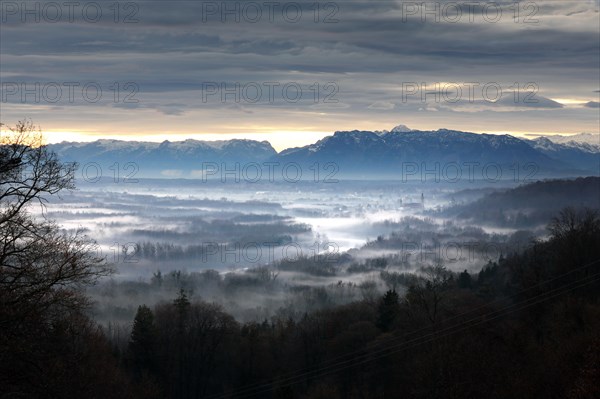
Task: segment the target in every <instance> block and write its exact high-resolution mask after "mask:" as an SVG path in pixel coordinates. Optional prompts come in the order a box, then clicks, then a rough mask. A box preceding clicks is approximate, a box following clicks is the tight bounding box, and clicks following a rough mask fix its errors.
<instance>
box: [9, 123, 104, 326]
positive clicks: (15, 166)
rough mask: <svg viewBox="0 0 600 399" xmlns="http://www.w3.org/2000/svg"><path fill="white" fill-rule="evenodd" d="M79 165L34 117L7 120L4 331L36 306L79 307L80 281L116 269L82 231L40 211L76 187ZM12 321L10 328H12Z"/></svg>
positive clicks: (43, 309)
mask: <svg viewBox="0 0 600 399" xmlns="http://www.w3.org/2000/svg"><path fill="white" fill-rule="evenodd" d="M76 167H77V165H75V164H65V163H61V162H60V160H59V159H58V157H57V156H56V154H55V153H53V152H52V151H50V150H49V149H48V147H47V146H45V145H44V143H43V137H42V134H41V132H40V131H39V129H37V128H36V127H35V126H34V125H33V123H31V122H30V121H21V122H18V123H17V124H16V126H14V127H7V126H5V125H3V126H2V130H1V135H0V330H4V331H5V332H8V331H10V330H12V331H18V330H19V329H18V325H19V323H20V322H22V321H23V320H26V319H27V318H28V317H30V316H31V314H32V313H35V314H36V315H37V317H40V315H43V318H44V319H46V318H52V316H53V315H54V314H56V313H60V312H62V311H64V310H65V309H67V308H68V309H81V306H82V305H83V304H84V303H85V297H84V296H83V295H81V290H80V288H81V287H82V286H83V285H85V284H90V283H93V282H94V281H96V280H97V279H98V278H100V277H102V276H105V275H107V274H109V273H110V272H111V268H110V267H109V265H108V264H106V263H105V262H104V261H103V260H102V259H99V258H97V257H96V256H95V252H94V247H95V243H94V242H93V241H92V240H90V239H89V238H88V237H86V236H85V235H83V234H82V233H81V232H80V231H78V232H76V233H74V234H67V233H64V232H62V231H61V230H60V229H59V227H58V226H57V225H56V224H55V223H53V222H52V221H49V220H47V219H46V218H45V217H44V216H43V213H42V217H35V216H34V215H32V213H31V209H30V208H31V206H33V205H35V204H37V205H39V206H41V207H42V208H44V207H45V204H46V202H47V201H48V200H49V198H50V197H51V196H53V195H56V194H58V193H59V192H61V191H62V190H65V189H73V188H74V187H75V186H74V171H75V170H76ZM8 326H10V327H11V328H10V329H9V328H8Z"/></svg>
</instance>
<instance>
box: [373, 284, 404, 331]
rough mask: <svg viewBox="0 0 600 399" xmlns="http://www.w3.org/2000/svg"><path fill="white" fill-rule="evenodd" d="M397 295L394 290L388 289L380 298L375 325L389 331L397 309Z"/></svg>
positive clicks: (398, 302)
mask: <svg viewBox="0 0 600 399" xmlns="http://www.w3.org/2000/svg"><path fill="white" fill-rule="evenodd" d="M399 304H400V301H399V297H398V293H396V290H389V291H387V292H386V293H385V294H384V295H383V298H381V301H380V302H379V307H378V316H377V327H379V328H380V329H381V330H383V331H389V330H390V329H391V327H392V325H393V323H394V320H395V319H396V316H397V314H398V309H399V306H400V305H399Z"/></svg>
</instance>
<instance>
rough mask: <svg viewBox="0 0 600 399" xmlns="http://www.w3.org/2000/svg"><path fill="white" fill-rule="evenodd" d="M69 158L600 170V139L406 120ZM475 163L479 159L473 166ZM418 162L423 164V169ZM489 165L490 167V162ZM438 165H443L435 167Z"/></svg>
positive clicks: (84, 148) (367, 168) (383, 173)
mask: <svg viewBox="0 0 600 399" xmlns="http://www.w3.org/2000/svg"><path fill="white" fill-rule="evenodd" d="M49 147H50V148H51V149H52V150H53V151H55V152H56V153H57V154H58V155H59V157H60V158H61V159H62V160H63V161H65V162H71V161H76V162H79V163H80V164H86V163H90V162H95V163H97V164H99V165H100V166H102V167H104V166H106V167H109V166H111V165H114V163H115V162H117V163H119V164H121V165H124V164H126V163H128V162H134V163H136V164H137V166H138V167H139V172H140V173H139V177H161V176H162V177H198V173H199V171H200V173H201V171H202V170H203V169H204V170H205V169H206V167H207V164H208V163H213V164H218V165H222V166H223V168H228V169H232V168H233V169H234V168H235V164H240V165H242V167H243V165H244V164H249V163H258V164H262V163H265V162H278V163H280V164H282V165H284V164H288V163H292V162H293V163H296V164H298V165H300V167H302V168H311V167H313V168H314V166H315V164H318V165H319V168H321V169H323V168H326V165H329V164H331V163H334V164H335V165H336V168H337V170H338V172H339V174H338V176H348V177H350V176H355V177H365V178H373V177H381V178H393V177H398V174H399V173H407V171H410V172H411V173H410V174H411V176H412V177H415V176H416V175H417V174H416V173H415V170H419V171H425V172H427V171H430V174H431V173H442V174H443V173H446V172H444V169H445V168H446V167H448V168H449V170H451V171H448V172H447V173H448V174H452V175H455V169H456V168H457V167H459V166H460V167H461V168H466V167H469V168H488V166H490V165H491V169H494V170H495V169H498V168H500V169H501V170H503V171H505V172H504V174H503V176H505V177H506V173H507V171H509V170H512V169H514V168H515V167H517V168H528V167H531V165H535V168H536V174H537V176H583V175H599V174H600V143H599V144H598V145H594V144H590V143H589V142H575V141H564V140H562V142H556V141H552V140H550V139H549V138H547V137H538V138H536V139H533V140H529V139H523V138H517V137H514V136H511V135H494V134H479V133H470V132H463V131H457V130H448V129H439V130H435V131H421V130H411V129H409V128H408V127H406V126H404V125H399V126H397V127H395V128H394V129H392V130H391V131H358V130H353V131H338V132H335V133H334V134H333V135H331V136H327V137H325V138H323V139H321V140H319V141H317V142H316V143H313V144H310V145H306V146H303V147H296V148H289V149H286V150H283V151H281V152H279V153H277V151H275V149H274V148H273V147H272V146H271V144H270V143H269V142H267V141H254V140H240V139H234V140H222V141H199V140H191V139H189V140H185V141H179V142H170V141H168V140H167V141H164V142H162V143H154V142H138V141H120V140H97V141H94V142H89V143H79V142H62V143H58V144H50V145H49ZM473 165H475V166H473ZM415 168H416V169H415ZM488 169H489V168H488ZM436 170H437V172H435V171H436Z"/></svg>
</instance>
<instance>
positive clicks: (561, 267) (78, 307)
mask: <svg viewBox="0 0 600 399" xmlns="http://www.w3.org/2000/svg"><path fill="white" fill-rule="evenodd" d="M3 139H4V138H3ZM6 140H9V141H7V142H3V143H1V145H0V182H1V184H0V188H1V189H0V201H1V202H2V208H1V213H0V236H1V237H2V240H1V246H0V398H2V399H5V398H6V399H9V398H207V399H209V398H250V397H256V398H286V399H287V398H298V399H300V398H306V399H313V398H314V399H316V398H328V399H329V398H332V399H337V398H340V399H342V398H344V399H347V398H399V397H411V398H569V399H575V398H577V399H583V398H598V397H600V367H599V364H600V302H599V296H600V270H599V264H600V214H599V213H598V210H597V209H593V208H590V207H585V206H576V207H565V208H563V209H562V210H560V211H559V212H556V213H555V214H553V215H552V217H551V218H550V220H549V221H548V222H547V224H546V226H545V229H546V232H547V234H546V236H545V237H544V238H535V239H532V240H529V239H526V240H521V241H519V245H510V246H507V247H506V248H507V250H506V251H505V252H504V253H502V254H501V256H498V257H497V259H495V260H490V261H488V262H487V263H486V264H485V265H484V266H483V267H482V268H481V269H480V270H478V271H475V270H464V271H461V272H459V271H453V270H451V269H449V268H447V267H446V266H445V265H444V263H443V262H434V263H432V264H424V265H421V266H420V267H418V268H417V269H407V270H406V273H401V272H398V271H397V270H396V271H395V270H392V269H390V268H389V266H390V265H391V264H393V262H394V259H392V258H389V259H388V258H386V257H369V256H365V257H363V258H362V259H361V260H358V261H349V262H348V263H347V264H345V265H344V266H343V268H344V269H343V271H344V273H348V269H350V274H353V273H359V272H361V271H363V270H368V271H370V272H375V273H376V274H377V275H378V276H379V278H380V280H381V282H382V284H383V285H382V286H383V287H385V288H384V289H383V291H381V290H369V285H368V284H367V285H364V284H361V283H356V285H355V286H354V285H351V284H348V283H341V285H340V284H337V285H336V284H335V283H332V284H330V285H328V286H327V287H325V288H319V287H312V288H310V287H309V288H306V287H305V288H303V289H304V290H305V291H308V292H309V294H306V295H304V296H303V298H304V300H306V301H307V302H306V303H305V305H306V304H308V303H309V302H310V300H312V301H313V302H314V303H318V304H320V305H319V306H314V307H311V306H308V305H306V306H295V305H294V306H291V307H289V309H291V310H294V311H287V312H286V311H279V312H277V311H275V312H271V313H268V314H266V315H265V317H264V318H259V317H258V316H256V315H255V316H254V317H253V320H251V319H252V318H250V319H249V320H242V319H241V318H240V317H239V315H237V314H232V312H231V311H230V310H229V309H227V308H226V307H224V306H223V305H221V304H218V303H216V302H214V301H210V300H208V299H207V298H206V295H204V296H203V295H202V291H201V290H200V294H199V293H198V287H200V286H202V284H205V285H209V284H212V286H213V287H214V288H215V289H218V290H223V291H224V292H228V290H229V292H233V291H238V290H241V294H240V295H241V296H242V297H243V295H244V290H243V287H247V286H251V285H252V284H256V285H257V286H258V287H260V289H263V288H265V287H268V286H269V285H272V286H276V285H277V284H278V283H279V278H280V277H278V276H279V274H280V273H286V272H290V271H297V269H298V267H301V268H304V269H305V271H306V270H308V274H311V273H313V274H315V275H319V273H321V274H324V275H326V276H330V277H332V278H334V279H335V278H338V274H339V273H341V272H340V268H341V267H342V266H340V264H338V263H336V264H335V265H332V266H331V270H324V271H323V270H320V269H319V265H320V264H319V262H317V261H315V260H314V259H313V260H306V261H304V262H303V263H301V264H302V265H303V266H298V264H294V265H291V264H289V263H286V262H285V261H281V262H280V263H279V264H278V265H277V267H276V268H272V269H269V268H255V269H254V270H248V271H247V272H246V273H244V274H239V275H229V274H227V275H225V276H223V275H222V274H219V273H218V272H216V271H205V272H203V273H197V274H193V273H185V272H177V271H174V272H171V273H165V274H164V275H163V274H162V273H160V272H156V273H155V274H154V276H153V279H152V281H151V282H149V283H143V284H138V285H140V286H143V287H146V288H145V289H148V290H158V289H162V288H161V287H165V286H168V287H170V288H169V289H168V290H166V291H163V292H165V293H167V294H168V295H170V297H167V298H164V299H162V300H160V301H158V302H157V303H153V304H149V303H143V302H140V303H139V304H138V305H137V307H136V312H135V315H134V316H133V317H132V318H131V320H130V321H129V323H130V325H131V328H130V330H127V331H128V332H127V334H126V335H125V336H122V335H121V330H119V329H116V330H114V329H111V326H107V325H104V324H103V323H100V322H98V320H97V319H96V318H95V317H94V315H93V311H92V309H93V306H92V305H93V302H94V300H93V298H92V296H91V294H90V293H93V292H94V291H93V288H92V287H93V286H94V284H96V287H103V285H102V284H98V283H99V282H100V281H103V279H106V278H107V277H108V276H110V275H111V274H113V273H114V266H113V265H111V264H110V263H107V262H106V261H105V260H104V259H101V258H98V257H96V256H95V252H94V250H93V249H94V242H93V240H92V238H90V237H88V236H87V235H86V234H85V233H86V232H85V231H75V232H70V231H65V230H62V229H61V228H60V227H59V226H58V225H57V224H56V223H54V222H52V221H50V220H48V219H45V218H40V217H34V216H33V215H32V213H31V208H32V207H33V206H38V205H40V206H42V207H44V206H45V205H44V204H45V203H46V202H47V201H49V200H55V198H56V197H55V196H57V195H59V194H60V193H61V192H62V191H63V190H69V189H71V188H74V180H73V172H74V170H75V167H76V165H73V164H63V163H61V162H60V160H59V159H58V158H57V157H56V155H55V154H54V153H52V152H51V151H49V150H48V149H47V147H46V146H44V145H42V142H41V141H40V140H41V139H40V136H39V135H38V134H37V132H36V130H35V128H34V126H33V125H32V124H29V123H21V124H18V125H17V126H16V127H15V128H14V130H13V135H12V136H11V137H8V138H6ZM415 223H416V222H415ZM299 229H300V231H304V227H303V226H300V227H299ZM450 230H452V229H451V228H449V231H450ZM467 232H469V234H471V235H473V234H476V235H480V236H485V234H483V233H482V232H481V231H478V230H476V231H470V230H467ZM455 233H456V234H457V235H459V234H463V233H465V230H463V229H460V228H456V230H455ZM398 234H400V233H398ZM415 234H416V233H415ZM512 238H513V239H514V240H516V238H515V237H512ZM488 239H493V238H490V237H488ZM394 240H398V236H397V235H396V236H394V235H390V236H389V237H379V238H377V239H376V240H373V241H371V242H370V243H368V244H366V245H365V248H363V249H362V250H363V251H367V250H372V249H373V248H386V247H390V246H392V247H393V246H394V245H395V244H394V242H395V241H394ZM150 247H151V245H148V248H150ZM359 252H360V251H359ZM343 259H346V260H348V259H347V258H343ZM128 284H129V286H130V287H131V286H132V285H133V283H131V282H130V283H128ZM104 287H106V286H104ZM283 287H284V288H283V289H288V290H291V289H292V288H293V287H290V286H285V285H284V286H283ZM336 287H337V288H336ZM191 288H195V291H194V290H193V289H191ZM336 290H337V291H336ZM335 292H338V297H337V298H338V299H337V300H336V299H331V300H326V299H324V298H325V297H331V298H335V295H333V294H332V293H335ZM107 295H108V296H110V295H112V294H111V293H110V291H109V292H108V293H107ZM311 298H312V299H311ZM339 298H341V299H339ZM248 300H250V297H249V296H248ZM323 303H326V306H322V304H323Z"/></svg>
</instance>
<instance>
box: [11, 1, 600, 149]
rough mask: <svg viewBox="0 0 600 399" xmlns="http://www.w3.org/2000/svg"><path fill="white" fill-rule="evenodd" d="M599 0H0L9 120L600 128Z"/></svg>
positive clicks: (285, 137) (277, 130) (319, 130)
mask: <svg viewBox="0 0 600 399" xmlns="http://www.w3.org/2000/svg"><path fill="white" fill-rule="evenodd" d="M599 8H600V1H599V0H579V1H577V0H575V1H572V0H569V1H545V0H540V1H520V2H515V1H504V0H498V1H496V2H484V1H463V2H461V1H459V2H456V1H446V0H444V1H437V2H434V1H430V2H410V1H395V0H383V1H375V0H367V1H352V0H350V1H347V0H346V1H338V2H335V1H323V2H319V1H315V0H310V1H285V0H280V1H268V0H265V1H232V0H227V1H200V0H195V1H158V0H154V1H120V2H118V1H115V0H112V1H111V0H108V1H102V0H98V1H78V2H75V3H68V2H62V1H56V2H52V1H16V2H13V1H5V0H1V1H0V91H1V93H0V94H1V99H0V121H1V122H3V123H5V124H8V125H11V124H14V123H15V122H16V121H18V120H21V119H23V118H29V119H31V120H32V121H33V122H34V123H35V124H37V125H39V126H40V127H41V128H42V130H43V131H44V132H45V134H46V140H47V141H48V142H59V141H62V140H70V141H91V140H96V139H99V138H118V139H124V140H148V141H163V140H171V141H174V140H182V139H186V138H195V139H200V140H201V139H207V140H214V139H228V138H234V137H235V138H249V139H256V140H268V141H270V142H271V143H272V145H273V146H274V147H275V148H276V149H278V150H281V149H284V148H288V147H293V146H301V145H306V144H309V143H312V142H314V141H316V140H317V139H319V138H322V137H324V136H326V135H329V134H332V133H333V132H335V131H340V130H354V129H358V130H384V129H391V128H392V127H394V126H395V125H399V124H404V125H407V126H409V127H410V128H413V129H420V130H436V129H439V128H448V129H456V130H463V131H471V132H487V133H509V134H513V135H517V136H523V135H527V134H576V133H581V132H591V133H598V131H599V126H600V108H599V103H600V14H599Z"/></svg>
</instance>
